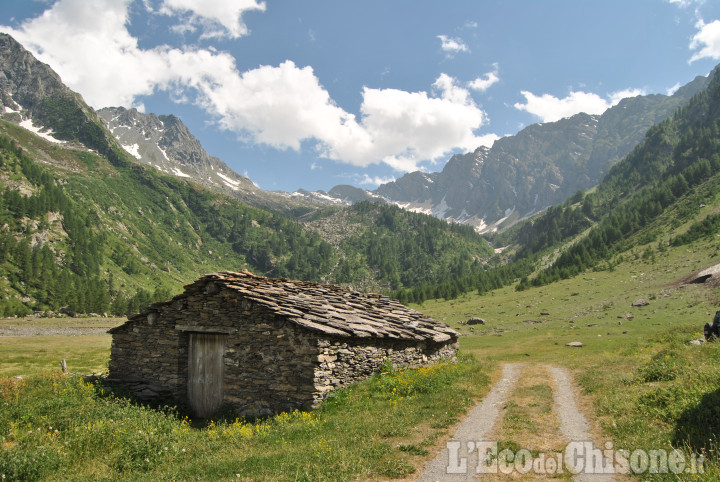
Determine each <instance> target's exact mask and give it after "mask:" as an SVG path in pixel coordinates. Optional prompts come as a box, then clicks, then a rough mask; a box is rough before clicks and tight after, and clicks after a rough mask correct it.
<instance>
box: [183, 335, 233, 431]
mask: <svg viewBox="0 0 720 482" xmlns="http://www.w3.org/2000/svg"><path fill="white" fill-rule="evenodd" d="M226 336H227V335H220V334H215V333H190V349H189V352H188V400H189V402H190V406H191V407H192V409H193V411H194V412H195V415H197V416H198V417H202V418H207V417H209V416H211V415H212V414H213V413H214V412H216V411H217V410H218V409H219V408H220V405H222V401H223V385H224V381H223V371H224V370H223V368H224V363H223V357H224V355H225V337H226Z"/></svg>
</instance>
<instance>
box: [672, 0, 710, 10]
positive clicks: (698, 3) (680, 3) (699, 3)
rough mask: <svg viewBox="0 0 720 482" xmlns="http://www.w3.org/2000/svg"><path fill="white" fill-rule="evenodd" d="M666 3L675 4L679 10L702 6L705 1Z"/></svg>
mask: <svg viewBox="0 0 720 482" xmlns="http://www.w3.org/2000/svg"><path fill="white" fill-rule="evenodd" d="M668 3H672V4H675V5H677V6H678V7H680V8H688V7H691V6H693V5H702V4H703V3H705V0H668Z"/></svg>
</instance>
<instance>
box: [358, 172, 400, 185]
mask: <svg viewBox="0 0 720 482" xmlns="http://www.w3.org/2000/svg"><path fill="white" fill-rule="evenodd" d="M393 181H395V178H394V177H392V176H390V177H380V176H372V177H371V176H369V175H367V174H363V177H362V178H361V179H359V180H358V181H357V182H358V184H360V185H362V186H374V187H377V186H380V185H381V184H387V183H389V182H393Z"/></svg>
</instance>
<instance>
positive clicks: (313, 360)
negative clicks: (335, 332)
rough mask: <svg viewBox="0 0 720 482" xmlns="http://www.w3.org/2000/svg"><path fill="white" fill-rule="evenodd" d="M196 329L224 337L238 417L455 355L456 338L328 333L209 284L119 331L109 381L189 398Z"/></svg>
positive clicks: (310, 400)
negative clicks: (386, 364)
mask: <svg viewBox="0 0 720 482" xmlns="http://www.w3.org/2000/svg"><path fill="white" fill-rule="evenodd" d="M190 333H221V334H225V335H226V337H225V340H226V341H225V354H224V377H223V379H224V403H225V404H226V405H228V406H230V407H232V408H233V409H234V410H235V412H236V413H237V414H238V415H240V416H245V415H269V414H271V413H278V412H283V411H289V410H293V409H306V408H310V407H312V406H314V405H316V404H318V403H319V402H320V401H322V400H323V399H324V398H325V397H326V396H327V394H328V393H329V392H330V391H331V390H333V389H336V388H340V387H343V386H346V385H348V384H350V383H352V382H355V381H357V380H358V379H362V378H365V377H368V376H370V375H372V374H373V373H375V372H376V371H377V370H378V369H379V367H380V365H381V364H382V362H383V360H385V359H386V358H388V359H390V360H391V361H392V363H393V364H394V365H396V366H398V367H417V366H421V365H424V364H427V363H431V362H434V361H437V360H439V359H442V358H451V357H453V356H455V354H456V351H457V343H446V344H436V343H427V342H420V341H412V340H393V339H389V338H383V339H377V338H350V337H348V338H345V337H330V336H328V335H325V334H322V333H317V332H314V331H312V330H309V329H307V328H302V327H300V326H298V325H296V324H295V323H293V322H291V321H289V320H286V319H285V318H284V317H282V316H278V315H276V314H274V313H272V312H270V311H269V310H267V309H266V308H265V307H263V306H261V305H259V304H257V303H254V302H252V301H250V300H247V299H245V298H243V297H242V296H240V295H239V294H238V293H237V292H236V291H234V290H231V289H227V288H220V287H217V286H216V285H214V284H212V283H209V284H208V285H207V286H206V287H205V288H204V289H198V290H196V291H195V292H186V293H184V294H183V295H180V296H178V297H176V298H175V299H174V300H172V301H171V302H168V303H163V304H159V305H155V307H154V308H151V309H150V310H149V311H146V312H144V313H143V314H142V315H136V316H135V317H132V318H131V320H130V322H129V323H128V324H126V325H123V326H122V327H120V328H118V329H116V330H114V331H113V342H112V349H111V361H110V374H109V376H110V378H112V379H118V380H121V381H125V382H127V385H128V387H130V388H131V390H134V392H135V394H136V395H140V397H141V398H145V399H151V398H153V396H163V395H169V396H171V397H172V398H174V399H175V400H176V401H179V402H184V401H185V400H186V399H187V378H188V345H189V334H190Z"/></svg>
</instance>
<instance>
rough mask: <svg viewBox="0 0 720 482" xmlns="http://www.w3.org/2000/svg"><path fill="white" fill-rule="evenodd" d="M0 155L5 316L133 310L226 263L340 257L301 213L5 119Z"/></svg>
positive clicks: (281, 268) (313, 270) (306, 267)
mask: <svg viewBox="0 0 720 482" xmlns="http://www.w3.org/2000/svg"><path fill="white" fill-rule="evenodd" d="M20 146H22V147H20ZM120 154H121V156H123V155H124V154H122V153H120ZM0 155H1V159H2V163H1V164H0V185H2V191H0V226H1V229H0V245H1V247H0V249H2V254H3V256H2V260H3V261H2V263H1V264H0V286H1V288H0V289H1V290H2V301H1V302H0V314H2V315H13V314H24V313H28V312H30V311H32V310H40V311H44V310H48V309H51V310H57V309H58V308H60V307H61V306H66V305H67V306H70V308H71V309H72V310H73V311H80V312H89V311H92V312H102V311H113V312H115V313H124V312H126V311H128V310H133V309H135V308H137V305H138V304H140V303H143V302H147V301H149V300H150V298H151V296H150V294H149V293H150V292H153V291H155V290H159V292H158V295H157V296H165V295H166V294H167V292H168V291H169V290H170V291H175V290H177V289H178V288H179V287H180V285H181V284H183V283H186V282H189V281H190V280H192V279H193V278H195V277H197V276H199V275H201V274H203V273H206V272H211V271H216V270H220V269H241V268H248V269H250V270H253V271H256V272H258V273H263V274H267V275H271V276H290V277H293V278H301V279H310V280H321V279H322V276H321V273H325V272H328V271H329V266H330V265H331V263H332V262H333V259H334V256H335V255H334V253H333V249H332V247H331V246H330V245H329V244H327V243H325V242H323V241H322V240H321V239H320V237H319V235H317V234H316V233H314V232H312V231H309V230H307V229H305V228H304V227H303V226H302V225H301V224H299V223H298V222H297V221H295V220H293V219H290V218H286V217H284V216H281V215H276V214H272V213H269V212H266V211H262V210H259V209H254V208H250V207H248V206H247V205H245V204H242V203H241V202H239V201H237V200H234V199H231V198H227V197H224V196H221V195H218V194H215V193H213V192H211V191H208V190H206V189H204V188H201V187H199V186H197V185H194V184H192V183H189V182H185V181H182V180H178V179H176V178H173V177H170V176H163V175H160V174H158V173H157V172H156V171H154V170H151V169H148V168H145V167H143V166H140V165H137V164H134V163H132V162H131V161H129V160H127V159H124V158H123V157H121V158H120V159H121V161H123V162H122V163H121V164H122V165H124V166H127V167H118V166H117V165H113V164H112V163H110V162H109V161H108V160H107V159H106V158H104V157H102V156H100V155H98V154H96V153H93V152H88V151H87V150H85V149H81V148H68V147H63V146H58V145H54V144H50V143H48V142H46V141H44V140H42V139H40V138H39V137H37V136H35V135H33V134H31V133H29V132H27V131H25V130H24V129H22V128H19V127H17V126H14V125H12V124H9V123H6V122H0ZM36 160H37V161H42V164H40V162H36ZM128 303H129V306H128Z"/></svg>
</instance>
